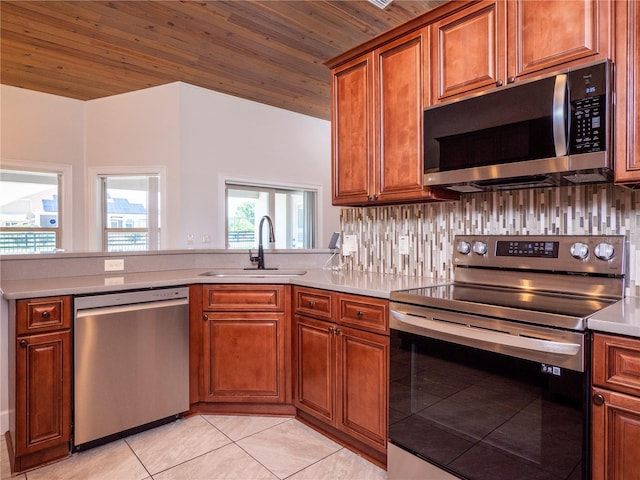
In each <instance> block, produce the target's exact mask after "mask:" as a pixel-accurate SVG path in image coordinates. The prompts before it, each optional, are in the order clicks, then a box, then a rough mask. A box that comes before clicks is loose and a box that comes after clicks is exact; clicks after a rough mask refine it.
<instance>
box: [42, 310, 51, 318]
mask: <svg viewBox="0 0 640 480" xmlns="http://www.w3.org/2000/svg"><path fill="white" fill-rule="evenodd" d="M50 316H51V312H50V311H49V310H45V311H44V312H42V318H49V317H50Z"/></svg>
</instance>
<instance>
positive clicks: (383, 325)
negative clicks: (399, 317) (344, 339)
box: [338, 294, 389, 333]
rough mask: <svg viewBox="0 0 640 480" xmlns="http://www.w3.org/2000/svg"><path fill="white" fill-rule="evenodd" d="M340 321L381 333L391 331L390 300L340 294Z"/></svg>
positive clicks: (343, 323) (342, 323)
mask: <svg viewBox="0 0 640 480" xmlns="http://www.w3.org/2000/svg"><path fill="white" fill-rule="evenodd" d="M338 305H339V307H338V311H339V312H340V313H339V315H340V316H339V318H338V323H340V324H341V325H349V326H351V327H355V328H362V329H365V330H371V331H373V332H379V333H389V302H388V301H387V300H383V299H379V298H370V297H361V296H358V295H345V294H341V295H339V296H338Z"/></svg>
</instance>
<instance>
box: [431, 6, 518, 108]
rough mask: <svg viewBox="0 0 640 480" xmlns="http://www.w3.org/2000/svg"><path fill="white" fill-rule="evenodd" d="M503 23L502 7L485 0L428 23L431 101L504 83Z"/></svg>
mask: <svg viewBox="0 0 640 480" xmlns="http://www.w3.org/2000/svg"><path fill="white" fill-rule="evenodd" d="M503 23H504V21H503V20H502V9H500V10H499V9H498V5H497V3H496V2H495V1H486V0H485V1H482V2H479V3H477V4H473V5H471V6H469V7H467V8H465V9H464V10H462V11H460V12H457V13H454V14H452V15H449V16H447V17H445V18H443V19H442V20H439V21H437V22H435V23H433V24H432V25H431V26H430V29H431V34H430V37H431V61H430V64H429V71H430V73H431V75H430V77H431V99H432V102H434V103H437V102H439V101H446V100H449V99H451V98H452V97H454V96H456V95H458V96H459V95H461V94H466V93H469V92H473V91H478V90H485V89H487V88H494V87H495V86H496V84H497V83H498V82H504V78H505V46H504V44H505V38H504V27H503Z"/></svg>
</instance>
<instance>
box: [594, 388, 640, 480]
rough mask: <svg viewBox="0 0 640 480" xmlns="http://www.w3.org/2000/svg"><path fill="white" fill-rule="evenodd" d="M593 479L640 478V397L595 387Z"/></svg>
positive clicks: (620, 479) (630, 479) (636, 479)
mask: <svg viewBox="0 0 640 480" xmlns="http://www.w3.org/2000/svg"><path fill="white" fill-rule="evenodd" d="M593 400H594V405H593V408H592V459H591V464H592V472H591V473H592V477H591V478H592V480H638V479H640V469H638V465H639V464H640V448H638V445H640V399H639V398H637V397H632V396H630V395H625V394H622V393H615V392H611V391H609V390H602V389H599V388H594V389H593Z"/></svg>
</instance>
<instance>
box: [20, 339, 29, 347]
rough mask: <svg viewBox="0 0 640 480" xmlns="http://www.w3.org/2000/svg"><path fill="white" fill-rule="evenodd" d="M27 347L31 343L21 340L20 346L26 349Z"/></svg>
mask: <svg viewBox="0 0 640 480" xmlns="http://www.w3.org/2000/svg"><path fill="white" fill-rule="evenodd" d="M27 345H29V343H27V341H26V340H20V346H21V347H22V348H24V347H26V346H27Z"/></svg>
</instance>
